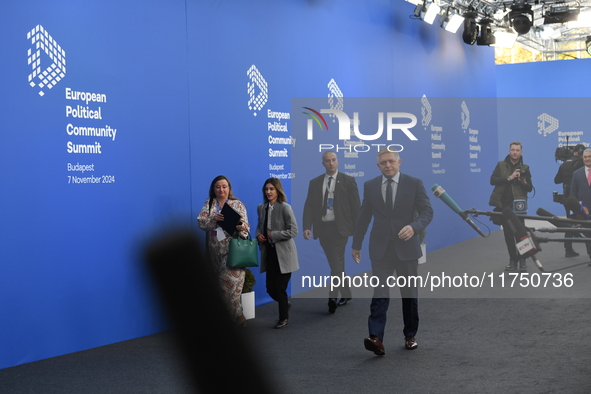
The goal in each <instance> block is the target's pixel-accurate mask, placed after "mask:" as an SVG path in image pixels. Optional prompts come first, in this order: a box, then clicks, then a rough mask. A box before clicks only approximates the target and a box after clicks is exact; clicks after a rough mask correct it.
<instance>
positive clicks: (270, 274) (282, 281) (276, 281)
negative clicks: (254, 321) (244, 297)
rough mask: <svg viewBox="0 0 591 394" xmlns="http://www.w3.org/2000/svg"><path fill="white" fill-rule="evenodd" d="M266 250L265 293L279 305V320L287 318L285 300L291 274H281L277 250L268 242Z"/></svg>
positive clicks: (287, 309) (287, 302)
mask: <svg viewBox="0 0 591 394" xmlns="http://www.w3.org/2000/svg"><path fill="white" fill-rule="evenodd" d="M265 247H266V248H267V282H266V284H267V293H269V295H270V296H271V298H272V299H274V300H275V301H277V302H278V303H279V320H287V319H288V318H289V301H288V298H287V285H288V284H289V280H290V279H291V272H288V273H287V274H282V273H281V270H280V269H279V260H278V258H277V250H276V249H275V248H274V247H273V246H271V245H270V244H269V243H268V242H267V243H265Z"/></svg>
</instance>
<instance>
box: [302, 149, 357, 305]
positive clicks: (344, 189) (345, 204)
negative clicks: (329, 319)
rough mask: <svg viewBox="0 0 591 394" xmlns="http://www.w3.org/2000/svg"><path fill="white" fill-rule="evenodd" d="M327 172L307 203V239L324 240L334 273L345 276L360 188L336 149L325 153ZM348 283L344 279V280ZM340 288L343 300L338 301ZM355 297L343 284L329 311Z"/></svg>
mask: <svg viewBox="0 0 591 394" xmlns="http://www.w3.org/2000/svg"><path fill="white" fill-rule="evenodd" d="M322 165H323V166H324V168H325V169H326V172H325V173H324V174H322V175H320V176H318V177H316V178H314V179H312V180H311V181H310V185H309V187H308V196H307V197H306V203H305V204H304V220H303V223H304V239H306V240H310V239H311V237H312V234H314V239H317V238H319V239H320V245H321V246H322V249H323V250H324V254H325V255H326V259H327V260H328V265H329V266H330V274H331V276H338V277H339V278H342V275H344V274H345V248H346V246H347V241H348V239H349V236H351V235H353V230H354V228H355V222H356V220H357V215H358V213H359V206H360V202H359V190H358V189H357V182H356V181H355V178H353V177H352V176H349V175H346V174H343V173H342V172H340V171H339V170H338V165H339V161H338V159H337V155H336V153H335V152H333V151H326V152H324V153H323V154H322ZM343 282H344V281H343ZM339 291H340V293H341V299H340V300H339V301H337V298H338V295H339ZM349 300H351V289H350V288H349V286H348V285H341V286H340V287H338V288H335V289H331V291H330V292H329V296H328V311H329V312H330V313H334V312H335V311H336V309H337V306H342V305H345V304H346V303H347V302H348V301H349Z"/></svg>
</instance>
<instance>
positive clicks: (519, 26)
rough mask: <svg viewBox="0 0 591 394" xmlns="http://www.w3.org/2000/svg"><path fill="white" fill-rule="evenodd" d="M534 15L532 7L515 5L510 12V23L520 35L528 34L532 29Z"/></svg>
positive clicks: (520, 4)
mask: <svg viewBox="0 0 591 394" xmlns="http://www.w3.org/2000/svg"><path fill="white" fill-rule="evenodd" d="M533 20H534V13H533V11H532V9H531V5H529V4H525V3H518V4H513V5H512V6H511V12H509V21H510V23H511V27H513V30H515V32H516V33H517V34H519V35H523V34H527V33H528V32H529V29H531V27H532V22H533Z"/></svg>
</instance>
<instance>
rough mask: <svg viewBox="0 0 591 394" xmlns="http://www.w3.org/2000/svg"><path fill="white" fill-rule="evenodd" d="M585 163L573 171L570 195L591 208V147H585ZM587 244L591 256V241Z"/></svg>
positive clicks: (590, 256)
mask: <svg viewBox="0 0 591 394" xmlns="http://www.w3.org/2000/svg"><path fill="white" fill-rule="evenodd" d="M583 164H585V165H584V166H583V167H581V168H579V169H578V170H576V171H575V172H574V173H573V181H572V183H571V186H570V194H569V195H571V196H574V197H576V198H577V200H579V202H580V203H581V206H582V208H583V209H584V208H585V207H586V208H587V209H591V149H585V151H584V152H583ZM565 197H566V196H565ZM583 205H584V207H583ZM575 214H577V212H575ZM585 246H586V247H587V254H588V255H589V258H591V242H586V243H585ZM590 265H591V264H590Z"/></svg>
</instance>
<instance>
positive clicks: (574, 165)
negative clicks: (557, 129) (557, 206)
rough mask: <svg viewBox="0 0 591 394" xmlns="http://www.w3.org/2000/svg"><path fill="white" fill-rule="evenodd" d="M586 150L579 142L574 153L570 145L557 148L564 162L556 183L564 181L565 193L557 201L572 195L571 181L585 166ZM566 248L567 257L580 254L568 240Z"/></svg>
mask: <svg viewBox="0 0 591 394" xmlns="http://www.w3.org/2000/svg"><path fill="white" fill-rule="evenodd" d="M584 150H585V145H583V144H578V145H577V146H575V147H574V149H573V151H572V155H571V151H570V149H568V147H567V148H566V149H564V148H559V149H557V150H556V152H557V154H556V159H560V160H562V164H561V165H560V167H559V168H558V172H557V173H556V176H555V177H554V183H555V184H559V183H562V193H563V197H562V199H561V200H562V201H557V202H560V203H563V202H564V200H565V199H566V198H567V197H568V196H569V195H570V186H571V182H572V179H573V173H574V172H575V171H576V170H578V169H579V168H581V167H583V165H584V164H583V158H582V156H583V151H584ZM559 151H560V152H562V153H561V155H562V157H559V156H561V155H559V154H558V152H559ZM565 210H566V216H567V217H568V216H569V210H568V209H566V207H565ZM565 237H566V238H572V237H573V235H572V234H566V235H565ZM564 249H565V257H577V256H578V255H579V254H578V253H577V252H575V250H574V249H573V243H572V242H569V241H566V242H565V243H564Z"/></svg>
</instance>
